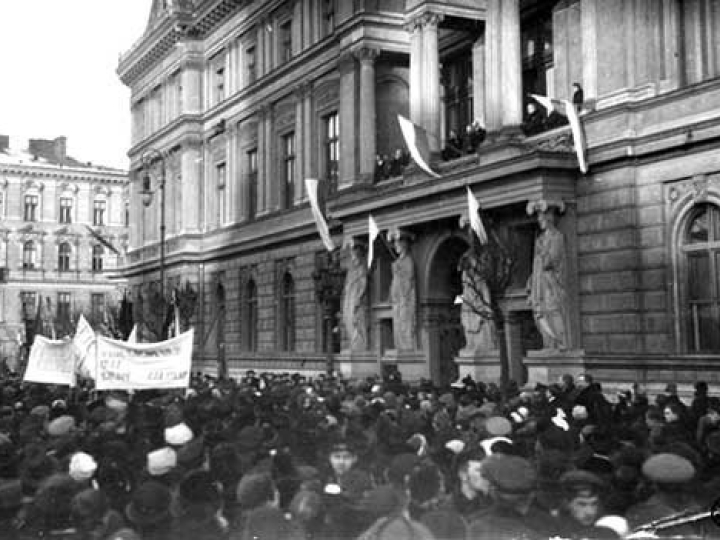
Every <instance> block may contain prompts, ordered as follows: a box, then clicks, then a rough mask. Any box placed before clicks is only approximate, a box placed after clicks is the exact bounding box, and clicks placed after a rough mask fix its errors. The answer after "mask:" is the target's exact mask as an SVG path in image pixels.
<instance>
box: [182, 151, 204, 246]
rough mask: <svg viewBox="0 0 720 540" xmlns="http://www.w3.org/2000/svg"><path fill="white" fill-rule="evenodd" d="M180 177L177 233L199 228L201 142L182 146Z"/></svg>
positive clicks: (196, 230)
mask: <svg viewBox="0 0 720 540" xmlns="http://www.w3.org/2000/svg"><path fill="white" fill-rule="evenodd" d="M181 152H182V156H181V158H180V159H181V167H182V171H181V173H180V179H181V182H182V193H183V198H182V218H181V224H182V225H181V229H180V231H178V232H179V233H181V234H183V233H193V232H198V231H199V230H200V209H201V205H202V201H201V192H200V167H201V166H202V160H201V159H200V158H201V156H202V144H201V143H200V142H199V141H198V142H192V143H186V144H184V145H183V147H182V150H181Z"/></svg>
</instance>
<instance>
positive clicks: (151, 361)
mask: <svg viewBox="0 0 720 540" xmlns="http://www.w3.org/2000/svg"><path fill="white" fill-rule="evenodd" d="M192 347H193V330H192V329H191V330H189V331H188V332H185V333H184V334H181V335H179V336H178V337H176V338H173V339H168V340H167V341H161V342H158V343H128V342H126V341H117V340H115V339H109V338H106V337H103V336H98V337H97V364H96V373H95V388H96V389H97V390H143V389H151V388H187V387H188V386H189V384H190V369H191V364H192Z"/></svg>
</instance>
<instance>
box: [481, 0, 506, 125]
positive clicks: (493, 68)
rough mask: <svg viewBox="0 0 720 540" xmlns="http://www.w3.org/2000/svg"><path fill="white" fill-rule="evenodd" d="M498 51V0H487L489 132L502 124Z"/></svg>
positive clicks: (486, 35) (486, 98)
mask: <svg viewBox="0 0 720 540" xmlns="http://www.w3.org/2000/svg"><path fill="white" fill-rule="evenodd" d="M500 52H501V51H500V0H488V2H487V20H486V23H485V54H486V58H485V81H486V84H485V90H486V94H485V123H486V124H485V125H486V129H487V130H488V131H489V132H491V131H498V130H499V129H500V127H501V126H502V110H503V99H502V95H503V88H502V76H501V60H502V59H501V54H500Z"/></svg>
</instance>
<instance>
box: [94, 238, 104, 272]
mask: <svg viewBox="0 0 720 540" xmlns="http://www.w3.org/2000/svg"><path fill="white" fill-rule="evenodd" d="M104 254H105V250H104V249H103V247H102V246H101V245H100V244H96V245H94V246H93V248H92V271H93V272H102V269H103V255H104Z"/></svg>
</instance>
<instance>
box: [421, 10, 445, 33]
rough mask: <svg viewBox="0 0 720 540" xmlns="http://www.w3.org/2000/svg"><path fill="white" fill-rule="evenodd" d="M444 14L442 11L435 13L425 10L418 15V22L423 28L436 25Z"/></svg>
mask: <svg viewBox="0 0 720 540" xmlns="http://www.w3.org/2000/svg"><path fill="white" fill-rule="evenodd" d="M444 18H445V16H444V15H443V14H442V13H435V12H433V11H427V12H425V13H423V14H422V15H420V17H419V19H420V24H421V25H422V27H423V28H424V29H425V28H427V27H429V26H434V27H436V28H437V26H438V25H439V24H440V23H441V22H442V20H443V19H444Z"/></svg>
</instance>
